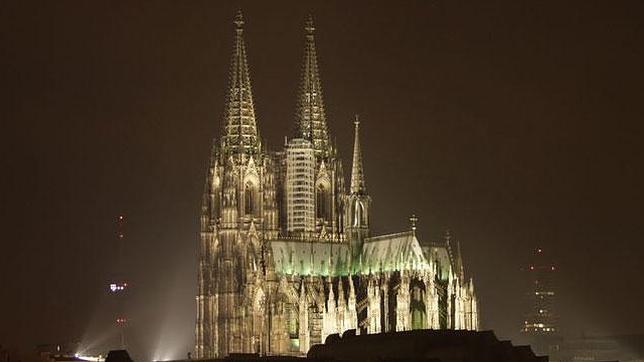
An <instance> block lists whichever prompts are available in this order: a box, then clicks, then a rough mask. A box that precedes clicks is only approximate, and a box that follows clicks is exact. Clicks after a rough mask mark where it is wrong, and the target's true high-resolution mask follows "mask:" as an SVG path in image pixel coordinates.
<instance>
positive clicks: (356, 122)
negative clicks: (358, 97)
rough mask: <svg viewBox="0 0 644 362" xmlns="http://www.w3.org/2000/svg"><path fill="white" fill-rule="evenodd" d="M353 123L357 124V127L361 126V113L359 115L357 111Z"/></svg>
mask: <svg viewBox="0 0 644 362" xmlns="http://www.w3.org/2000/svg"><path fill="white" fill-rule="evenodd" d="M353 124H355V125H356V128H358V126H360V115H358V114H357V113H356V119H355V120H354V121H353Z"/></svg>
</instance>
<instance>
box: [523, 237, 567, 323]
mask: <svg viewBox="0 0 644 362" xmlns="http://www.w3.org/2000/svg"><path fill="white" fill-rule="evenodd" d="M526 272H527V274H528V281H529V283H530V287H529V288H528V303H529V304H528V312H527V313H526V317H525V321H524V323H523V328H522V329H521V330H522V332H524V333H527V334H529V335H543V334H555V333H556V332H558V330H557V325H556V315H555V311H554V304H555V289H554V285H553V281H554V280H553V279H554V274H555V266H554V265H553V264H552V261H549V260H548V259H547V258H546V256H545V253H544V251H543V249H541V248H537V249H535V251H534V255H533V258H532V261H531V263H530V265H529V266H528V268H527V269H526Z"/></svg>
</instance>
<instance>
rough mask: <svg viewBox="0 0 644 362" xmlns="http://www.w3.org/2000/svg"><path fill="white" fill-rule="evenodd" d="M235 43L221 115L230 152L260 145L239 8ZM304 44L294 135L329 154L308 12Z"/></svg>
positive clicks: (247, 150)
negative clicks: (226, 100) (295, 133)
mask: <svg viewBox="0 0 644 362" xmlns="http://www.w3.org/2000/svg"><path fill="white" fill-rule="evenodd" d="M234 24H235V45H234V48H233V55H232V61H231V67H230V87H229V90H228V102H227V105H226V111H225V116H224V123H225V126H224V135H223V137H222V149H223V150H224V151H225V152H227V153H230V154H241V153H248V154H256V153H258V152H259V150H260V148H261V142H260V137H259V131H258V130H257V123H256V119H255V107H254V104H253V93H252V88H251V83H250V73H249V71H248V62H247V60H246V46H245V44H244V38H243V32H244V28H243V25H244V19H243V16H242V13H241V11H238V12H237V15H236V16H235V21H234ZM304 29H305V31H306V46H305V50H304V62H303V66H302V79H301V83H300V91H299V96H298V101H297V113H296V126H297V135H296V137H298V138H304V139H306V140H309V141H310V142H311V143H312V144H313V148H314V150H315V155H316V156H318V157H326V156H328V155H329V146H330V142H329V134H328V129H327V123H326V114H325V112H324V102H323V99H322V85H321V82H320V75H319V70H318V63H317V54H316V50H315V37H314V32H315V26H314V25H313V18H312V17H311V16H310V15H309V17H308V19H307V21H306V25H305V27H304Z"/></svg>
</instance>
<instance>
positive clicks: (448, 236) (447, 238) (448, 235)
mask: <svg viewBox="0 0 644 362" xmlns="http://www.w3.org/2000/svg"><path fill="white" fill-rule="evenodd" d="M443 238H444V239H445V243H446V244H449V243H450V242H451V241H452V230H450V229H445V234H444V235H443Z"/></svg>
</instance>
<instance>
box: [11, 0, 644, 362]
mask: <svg viewBox="0 0 644 362" xmlns="http://www.w3.org/2000/svg"><path fill="white" fill-rule="evenodd" d="M377 3H378V2H375V1H368V2H351V3H349V2H345V1H320V2H309V1H295V2H290V3H287V2H280V3H276V2H262V4H261V5H260V4H259V3H258V4H255V3H250V2H244V1H242V2H226V3H223V2H219V1H194V2H192V1H190V2H189V1H171V2H150V3H142V2H129V1H106V2H86V1H49V2H39V3H29V2H23V1H13V2H7V1H5V2H2V4H0V89H1V90H2V96H1V98H0V99H1V101H0V102H1V103H0V105H1V106H0V120H1V121H2V126H1V128H0V129H1V130H2V131H1V135H2V142H0V154H1V155H2V157H0V160H1V162H0V167H1V169H2V177H1V178H0V179H1V181H0V183H1V185H0V186H1V188H0V190H2V192H1V193H0V205H1V206H0V213H1V214H0V219H1V220H2V239H1V240H2V244H1V245H2V249H1V251H0V344H1V345H3V346H9V347H11V348H23V349H31V348H33V347H34V346H35V345H36V344H39V343H58V342H62V341H68V340H80V341H81V342H82V343H83V344H84V345H90V344H92V343H99V341H100V340H101V338H109V336H108V335H109V328H106V327H105V326H106V325H109V318H111V317H110V316H109V313H107V312H106V309H107V307H106V305H107V304H108V302H107V301H106V300H107V293H106V287H107V284H106V283H107V282H108V280H109V278H110V277H111V275H113V274H114V273H115V270H116V269H120V270H122V271H124V272H125V273H126V274H127V275H128V276H129V278H128V279H129V281H130V285H131V286H132V290H131V296H130V300H129V307H130V312H129V318H130V320H131V325H132V327H131V331H130V348H131V349H132V350H133V351H134V354H135V356H139V357H140V358H142V359H146V358H159V357H183V356H185V353H186V352H187V351H189V350H190V349H191V348H192V346H191V345H192V343H193V334H194V318H195V311H194V298H195V287H196V266H195V260H196V242H197V234H198V215H199V208H200V200H201V192H202V191H203V183H204V180H205V175H206V165H207V162H208V157H209V150H210V146H211V143H212V140H213V137H219V135H220V126H221V120H222V117H223V110H224V99H225V92H226V89H227V86H228V80H227V78H228V71H229V62H230V55H231V51H232V42H233V33H234V31H233V25H232V19H233V16H234V14H235V11H236V9H237V8H238V7H241V8H242V9H243V12H244V16H245V19H246V25H245V33H244V34H245V38H246V45H247V51H248V62H249V65H250V71H251V78H252V85H253V93H254V98H255V106H256V114H257V115H258V120H257V121H258V124H259V128H260V132H261V135H262V137H263V140H264V143H266V144H268V145H269V147H271V148H272V149H273V150H277V149H279V148H280V147H281V145H282V144H283V137H284V136H286V135H289V132H290V130H291V129H292V124H293V122H294V113H295V105H296V94H297V88H298V85H299V76H300V66H301V62H302V57H303V52H304V49H303V47H304V30H303V23H304V19H305V16H306V15H307V14H308V13H309V12H311V13H312V14H313V16H314V19H315V23H316V27H317V32H316V40H317V50H318V57H319V62H320V73H321V77H322V86H323V90H324V96H325V103H326V111H327V117H328V122H329V127H330V131H331V134H332V137H334V138H335V139H336V140H337V144H338V147H339V150H340V153H341V156H342V157H343V159H344V165H345V170H348V169H349V166H350V165H349V162H350V160H351V147H352V137H353V134H352V131H353V124H352V119H353V115H354V114H355V113H359V114H360V119H361V121H362V123H361V132H362V134H361V139H362V146H363V153H364V166H365V173H366V177H367V179H366V180H367V188H368V191H369V193H370V194H371V196H372V198H373V204H372V219H371V224H372V225H373V229H372V230H373V231H374V232H375V233H382V232H396V231H401V230H406V229H408V228H409V221H408V217H409V216H410V215H411V214H412V213H415V214H416V215H418V217H419V219H420V221H419V233H420V237H421V241H429V240H435V239H437V238H438V237H439V236H440V235H441V234H442V231H443V230H444V229H445V228H450V229H452V230H453V233H454V234H455V236H456V237H457V238H458V239H459V240H460V241H461V245H462V251H463V254H464V262H465V266H466V272H467V273H468V274H469V275H471V276H473V277H474V281H475V285H476V287H477V292H478V295H479V298H480V301H481V310H482V324H483V327H484V328H486V329H493V330H495V331H496V333H497V335H499V336H500V337H502V338H513V339H515V338H517V337H518V335H519V330H520V328H521V325H522V323H523V312H524V311H525V310H524V307H523V305H522V301H523V298H524V292H525V290H526V289H525V285H524V279H523V277H522V274H521V268H522V267H525V266H526V265H528V263H529V262H530V256H531V254H532V251H533V249H534V248H536V247H541V248H543V249H544V250H545V251H546V254H547V255H548V257H549V258H551V259H552V261H553V263H554V264H555V265H556V266H557V277H556V280H557V284H558V293H559V299H558V301H559V305H558V314H559V315H560V318H561V321H560V326H561V328H560V329H561V330H562V332H563V333H564V334H565V335H568V336H579V335H580V334H581V333H582V332H587V333H594V334H615V333H634V332H639V333H641V332H644V327H642V326H644V314H642V313H640V309H641V307H640V306H641V304H642V303H643V302H642V299H643V298H644V287H643V283H642V274H644V268H643V267H642V265H641V262H642V260H643V259H644V246H643V243H644V238H643V235H644V230H643V229H644V228H643V227H642V225H643V222H642V219H643V215H644V210H643V209H644V207H643V206H642V204H643V203H644V192H643V191H642V186H643V185H644V182H643V181H644V172H643V171H642V165H643V164H644V162H643V161H644V151H643V146H642V137H643V136H644V132H643V131H644V126H643V125H642V124H643V122H644V70H643V65H644V46H643V44H644V25H643V24H644V21H643V17H642V14H644V3H642V2H641V1H630V2H627V1H615V2H608V1H567V2H561V1H534V2H533V1H515V0H507V1H470V2H466V1H447V0H439V1H403V2H398V1H396V2H393V1H392V2H390V3H389V4H384V3H383V4H377ZM346 176H347V177H348V174H347V175H346ZM119 213H124V214H125V215H126V216H127V219H128V222H127V229H126V239H127V248H126V250H125V261H124V263H123V265H122V266H120V267H117V266H115V265H114V264H115V260H116V259H117V258H116V254H117V253H116V252H115V240H116V239H115V227H114V224H115V217H116V215H118V214H119Z"/></svg>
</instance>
